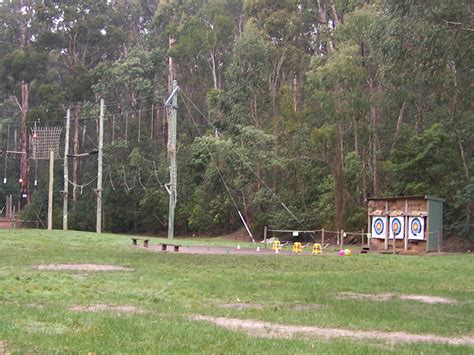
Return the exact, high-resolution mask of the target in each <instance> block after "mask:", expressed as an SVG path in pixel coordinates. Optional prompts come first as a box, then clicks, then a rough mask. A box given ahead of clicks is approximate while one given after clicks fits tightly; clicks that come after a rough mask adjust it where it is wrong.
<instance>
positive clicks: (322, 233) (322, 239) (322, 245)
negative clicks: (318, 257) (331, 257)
mask: <svg viewBox="0 0 474 355" xmlns="http://www.w3.org/2000/svg"><path fill="white" fill-rule="evenodd" d="M321 248H324V228H323V229H321Z"/></svg>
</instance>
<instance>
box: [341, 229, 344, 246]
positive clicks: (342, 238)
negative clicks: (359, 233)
mask: <svg viewBox="0 0 474 355" xmlns="http://www.w3.org/2000/svg"><path fill="white" fill-rule="evenodd" d="M341 249H344V229H341Z"/></svg>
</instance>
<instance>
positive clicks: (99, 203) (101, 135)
mask: <svg viewBox="0 0 474 355" xmlns="http://www.w3.org/2000/svg"><path fill="white" fill-rule="evenodd" d="M103 148H104V99H101V100H100V117H99V157H98V158H97V220H96V232H97V233H102V160H103V155H104V149H103Z"/></svg>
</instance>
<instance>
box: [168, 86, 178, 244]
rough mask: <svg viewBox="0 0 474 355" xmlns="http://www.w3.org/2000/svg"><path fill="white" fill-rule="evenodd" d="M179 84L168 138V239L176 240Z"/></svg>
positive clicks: (174, 89) (172, 102) (173, 99)
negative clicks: (175, 212) (175, 211)
mask: <svg viewBox="0 0 474 355" xmlns="http://www.w3.org/2000/svg"><path fill="white" fill-rule="evenodd" d="M177 90H178V82H177V81H176V80H173V94H172V95H173V97H172V101H171V106H170V110H171V120H170V123H171V127H169V130H168V132H169V133H170V134H171V137H168V142H169V144H168V157H169V160H170V202H169V210H168V239H173V238H174V210H175V208H176V197H177V196H176V195H177V166H176V125H177V111H178V96H177Z"/></svg>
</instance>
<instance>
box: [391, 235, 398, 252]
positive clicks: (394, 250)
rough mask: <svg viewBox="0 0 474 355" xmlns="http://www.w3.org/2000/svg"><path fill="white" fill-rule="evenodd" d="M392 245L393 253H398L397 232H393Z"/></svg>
mask: <svg viewBox="0 0 474 355" xmlns="http://www.w3.org/2000/svg"><path fill="white" fill-rule="evenodd" d="M392 247H393V254H396V250H397V236H396V235H395V233H393V244H392Z"/></svg>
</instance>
